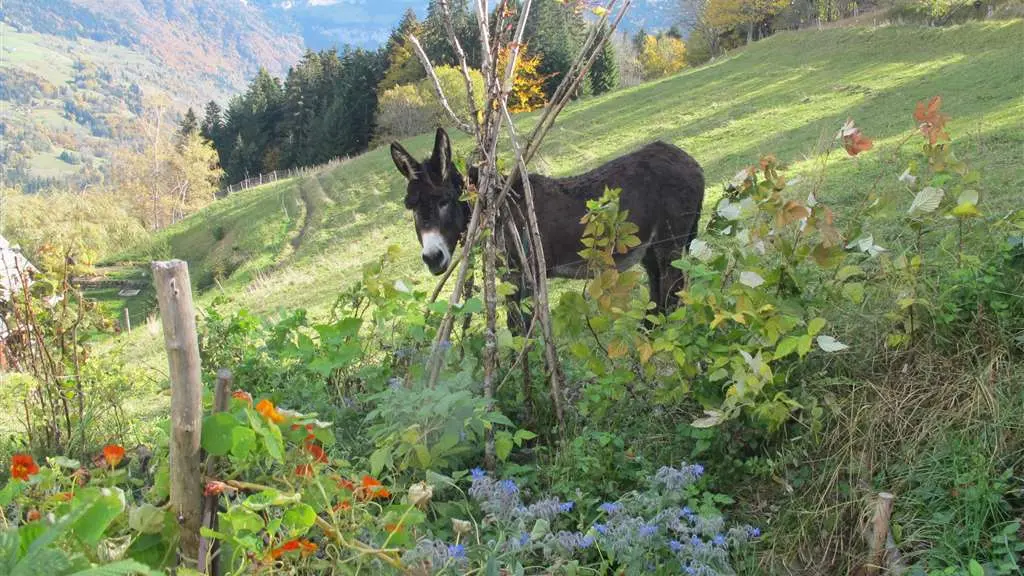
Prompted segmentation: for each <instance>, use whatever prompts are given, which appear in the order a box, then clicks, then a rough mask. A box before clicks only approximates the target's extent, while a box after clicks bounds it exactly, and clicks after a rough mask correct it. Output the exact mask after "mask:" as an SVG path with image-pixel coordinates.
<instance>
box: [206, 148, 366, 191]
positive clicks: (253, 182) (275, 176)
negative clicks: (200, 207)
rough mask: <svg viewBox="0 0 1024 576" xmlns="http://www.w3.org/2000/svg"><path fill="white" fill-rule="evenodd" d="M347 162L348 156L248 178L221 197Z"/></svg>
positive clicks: (229, 188) (231, 186)
mask: <svg viewBox="0 0 1024 576" xmlns="http://www.w3.org/2000/svg"><path fill="white" fill-rule="evenodd" d="M346 161H348V157H347V156H338V157H336V158H332V159H330V160H328V161H327V162H325V163H324V164H317V165H315V166H302V167H298V168H289V169H288V170H274V171H273V172H267V173H264V174H259V175H257V176H253V177H251V178H246V179H245V180H242V181H241V182H236V183H235V184H232V185H230V186H228V187H226V188H224V189H223V190H221V195H222V196H227V195H228V194H234V193H235V192H240V191H242V190H248V189H249V188H255V187H257V186H263V185H264V184H270V183H273V182H277V181H278V180H287V179H289V178H295V177H298V176H308V175H310V174H315V173H317V172H320V171H321V170H326V169H328V168H333V167H335V166H338V165H340V164H343V163H344V162H346Z"/></svg>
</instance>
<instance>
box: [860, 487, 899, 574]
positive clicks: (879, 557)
mask: <svg viewBox="0 0 1024 576" xmlns="http://www.w3.org/2000/svg"><path fill="white" fill-rule="evenodd" d="M892 501H893V495H892V494H890V493H889V492H879V493H878V502H877V504H876V505H875V506H876V507H875V517H874V519H872V522H871V527H872V530H871V544H870V546H871V548H870V553H869V555H868V563H867V564H866V565H865V566H864V573H865V574H869V575H870V574H878V573H879V571H880V570H881V569H882V568H883V567H884V564H885V551H886V545H885V543H886V542H885V541H886V539H887V538H888V536H889V518H891V517H892Z"/></svg>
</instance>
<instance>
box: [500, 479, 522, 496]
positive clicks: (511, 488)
mask: <svg viewBox="0 0 1024 576" xmlns="http://www.w3.org/2000/svg"><path fill="white" fill-rule="evenodd" d="M498 484H499V485H500V486H501V489H502V490H504V491H505V492H507V493H509V494H519V486H517V485H516V481H515V480H507V479H506V480H502V481H501V482H499V483H498Z"/></svg>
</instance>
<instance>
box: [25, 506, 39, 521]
mask: <svg viewBox="0 0 1024 576" xmlns="http://www.w3.org/2000/svg"><path fill="white" fill-rule="evenodd" d="M41 517H42V514H40V513H39V510H36V509H35V508H33V509H31V510H29V511H28V514H25V519H26V520H28V521H29V522H35V521H36V520H39V519H40V518H41Z"/></svg>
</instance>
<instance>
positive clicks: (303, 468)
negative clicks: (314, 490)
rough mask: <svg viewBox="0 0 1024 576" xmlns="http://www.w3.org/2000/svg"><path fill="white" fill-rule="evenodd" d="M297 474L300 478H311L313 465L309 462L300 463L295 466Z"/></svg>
mask: <svg viewBox="0 0 1024 576" xmlns="http://www.w3.org/2000/svg"><path fill="white" fill-rule="evenodd" d="M295 475H296V476H298V477H300V478H309V477H311V476H312V475H313V467H312V466H310V465H309V464H299V465H298V466H296V467H295Z"/></svg>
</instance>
